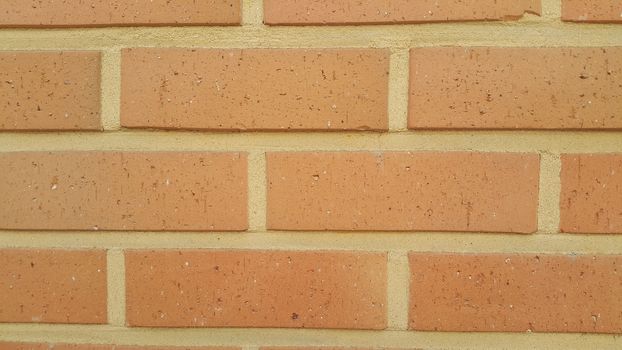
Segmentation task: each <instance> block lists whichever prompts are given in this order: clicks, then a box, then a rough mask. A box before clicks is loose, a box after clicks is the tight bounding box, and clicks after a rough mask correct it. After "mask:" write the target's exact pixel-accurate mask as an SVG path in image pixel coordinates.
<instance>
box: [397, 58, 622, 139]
mask: <svg viewBox="0 0 622 350" xmlns="http://www.w3.org/2000/svg"><path fill="white" fill-rule="evenodd" d="M410 60H411V61H410V103H409V119H408V126H409V127H410V128H417V129H428V128H431V129H453V128H466V129H616V128H622V81H621V79H622V48H618V47H609V48H524V47H523V48H492V47H488V48H484V47H477V48H463V47H439V48H417V49H412V50H411V56H410Z"/></svg>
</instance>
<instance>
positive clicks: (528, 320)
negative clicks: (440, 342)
mask: <svg viewBox="0 0 622 350" xmlns="http://www.w3.org/2000/svg"><path fill="white" fill-rule="evenodd" d="M621 265H622V257H621V256H606V255H601V256H576V255H535V254H524V255H518V254H486V255H475V254H472V255H471V254H453V253H446V254H435V253H412V254H411V255H410V270H411V280H410V281H411V283H410V328H411V329H413V330H421V331H460V332H463V331H464V332H468V331H485V332H525V331H533V332H583V333H620V332H622V313H621V312H620V310H622V299H621V298H620V297H619V296H620V295H621V294H622V274H620V273H618V269H619V268H620V266H621Z"/></svg>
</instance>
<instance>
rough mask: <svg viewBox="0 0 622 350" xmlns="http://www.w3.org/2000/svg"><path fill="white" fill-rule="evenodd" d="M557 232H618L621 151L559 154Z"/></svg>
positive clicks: (621, 218)
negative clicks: (559, 190)
mask: <svg viewBox="0 0 622 350" xmlns="http://www.w3.org/2000/svg"><path fill="white" fill-rule="evenodd" d="M561 181H562V191H561V200H560V221H561V223H560V230H561V232H574V233H577V232H580V233H622V153H618V154H565V155H562V171H561Z"/></svg>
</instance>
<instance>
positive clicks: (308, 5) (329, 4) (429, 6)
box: [264, 0, 541, 25]
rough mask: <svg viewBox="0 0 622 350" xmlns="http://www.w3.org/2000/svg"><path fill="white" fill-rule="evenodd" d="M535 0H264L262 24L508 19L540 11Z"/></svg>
mask: <svg viewBox="0 0 622 350" xmlns="http://www.w3.org/2000/svg"><path fill="white" fill-rule="evenodd" d="M540 10H541V6H540V1H539V0H515V1H511V0H498V1H495V0H484V1H462V0H451V1H445V2H444V3H441V4H439V2H438V1H433V0H425V1H416V2H414V3H413V1H412V0H375V1H359V0H292V1H288V2H287V4H285V5H284V4H283V2H282V1H281V0H264V17H265V19H264V22H265V23H266V24H285V25H309V24H374V23H375V24H392V23H426V22H447V21H478V20H509V19H518V18H520V17H522V16H523V14H524V13H526V12H529V13H533V14H537V15H539V14H540Z"/></svg>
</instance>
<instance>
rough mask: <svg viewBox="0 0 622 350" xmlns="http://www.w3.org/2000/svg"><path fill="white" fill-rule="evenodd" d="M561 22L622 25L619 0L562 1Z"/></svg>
mask: <svg viewBox="0 0 622 350" xmlns="http://www.w3.org/2000/svg"><path fill="white" fill-rule="evenodd" d="M562 20H564V21H570V22H601V23H603V22H604V23H622V2H620V0H562Z"/></svg>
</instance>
